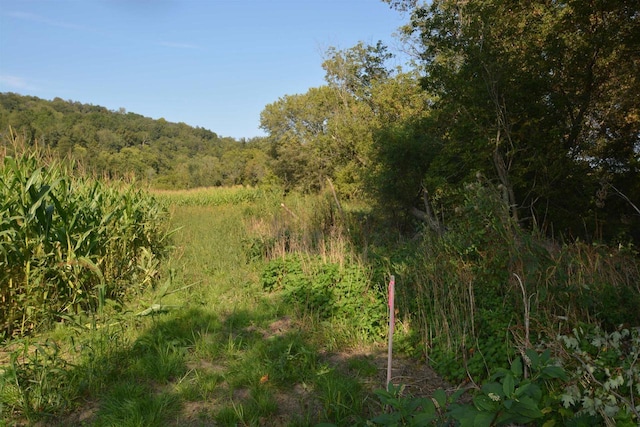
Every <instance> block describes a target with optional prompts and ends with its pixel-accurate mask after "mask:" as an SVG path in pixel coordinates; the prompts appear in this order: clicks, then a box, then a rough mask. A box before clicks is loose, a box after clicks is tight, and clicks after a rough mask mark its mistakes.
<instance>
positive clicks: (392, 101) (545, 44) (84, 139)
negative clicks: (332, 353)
mask: <svg viewBox="0 0 640 427" xmlns="http://www.w3.org/2000/svg"><path fill="white" fill-rule="evenodd" d="M384 1H386V2H387V3H389V5H390V7H392V8H395V9H397V10H401V11H403V12H404V13H405V14H406V15H405V16H407V17H408V22H407V24H406V25H405V26H403V27H402V28H401V29H400V32H401V38H402V41H403V43H404V46H405V48H406V50H407V51H408V52H410V53H411V57H412V62H411V64H410V65H408V66H404V68H400V67H395V68H394V67H392V66H390V63H391V60H392V59H393V56H394V54H393V53H392V52H391V51H390V50H389V48H388V47H387V46H385V45H384V44H382V43H381V42H378V43H377V44H374V45H368V44H365V43H362V42H361V43H358V44H357V45H355V46H353V47H351V48H348V49H345V50H338V49H335V48H330V49H329V50H328V51H327V52H326V53H325V61H324V63H323V68H324V70H325V76H326V77H325V80H326V83H325V84H324V85H322V86H319V87H314V88H311V89H309V90H308V91H307V92H306V93H302V94H294V95H284V96H282V97H281V98H279V99H278V100H276V101H275V102H273V103H271V104H269V105H267V106H266V107H265V108H264V110H263V112H262V114H261V128H262V129H263V130H264V131H265V132H266V134H267V136H266V137H264V138H254V139H252V140H249V141H245V140H242V141H236V140H233V139H231V138H220V137H219V136H218V135H216V134H215V133H214V132H211V131H208V130H206V129H202V128H192V127H189V126H187V125H185V124H183V123H178V124H176V123H169V122H167V121H166V120H163V119H160V120H152V119H148V118H145V117H142V116H140V115H137V114H133V113H125V112H124V111H108V110H106V109H104V108H102V107H96V106H90V105H82V104H78V103H74V102H66V101H63V100H61V99H59V98H56V99H54V100H53V101H43V100H38V99H37V98H33V97H20V96H18V95H15V94H2V95H1V96H0V126H2V128H6V127H7V126H8V125H11V126H13V127H15V128H19V129H23V131H24V132H27V133H28V134H29V135H30V136H32V137H33V138H41V139H43V140H45V141H46V142H47V144H49V145H50V146H51V147H52V148H54V149H55V150H57V151H59V152H61V153H64V154H71V155H73V156H74V157H77V158H80V159H83V161H85V162H86V164H87V166H88V167H89V168H90V169H91V170H93V171H96V172H99V173H106V174H108V175H122V174H126V173H130V174H133V175H135V176H136V177H137V178H138V179H142V180H145V181H148V182H150V183H151V184H152V185H154V186H157V187H163V188H187V187H195V186H216V185H233V184H248V185H257V184H260V183H265V182H269V183H270V184H278V185H281V186H282V188H283V189H284V190H285V191H290V190H299V191H308V192H313V191H318V190H320V189H322V188H324V187H325V186H327V185H330V186H331V187H333V188H334V189H335V191H336V192H337V194H338V196H339V197H341V198H342V199H358V200H366V201H367V202H369V203H371V204H373V205H375V206H377V207H378V208H379V212H380V213H382V214H383V215H384V216H386V217H387V218H389V219H391V220H393V221H395V223H396V224H398V225H400V226H403V227H404V226H407V225H408V224H409V225H410V224H412V222H413V221H415V220H416V219H418V220H419V221H422V222H425V223H426V224H427V225H428V226H429V227H431V228H432V229H434V230H435V231H437V232H438V233H441V232H443V231H444V230H445V229H446V227H447V221H449V220H450V218H454V217H455V215H456V212H458V211H459V206H460V190H461V189H462V188H464V186H465V185H467V184H469V183H475V182H478V181H482V182H483V183H485V184H486V185H489V186H493V187H495V189H496V190H497V191H498V192H499V193H500V194H501V195H502V199H503V202H504V204H505V206H507V208H508V211H509V215H510V216H511V218H512V219H513V220H514V221H516V222H517V223H519V224H521V225H522V226H523V227H525V228H529V229H535V230H538V231H541V232H543V233H545V234H546V235H549V236H554V237H563V238H568V239H583V240H587V241H592V240H596V239H603V240H608V241H611V240H617V241H620V242H622V241H628V240H632V241H636V242H637V241H640V208H639V206H640V79H639V77H638V76H640V25H639V23H638V20H639V19H640V18H639V16H640V12H639V11H638V8H637V5H636V4H635V2H633V1H631V0H619V1H605V0H598V1H594V2H588V3H585V2H582V1H578V0H563V1H543V0H538V1H531V2H520V3H518V4H515V3H513V2H509V1H506V0H479V1H473V2H469V1H460V0H436V1H433V2H419V1H415V0H384Z"/></svg>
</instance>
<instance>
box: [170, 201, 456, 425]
mask: <svg viewBox="0 0 640 427" xmlns="http://www.w3.org/2000/svg"><path fill="white" fill-rule="evenodd" d="M247 214H249V215H248V216H247ZM250 215H251V213H250V211H248V210H247V209H246V208H245V209H244V210H243V208H240V207H238V206H232V205H225V206H218V207H205V206H195V207H179V208H176V209H175V210H174V212H173V221H174V224H175V225H176V226H177V227H180V230H179V231H178V232H177V233H176V235H175V241H176V245H177V248H176V257H175V258H174V259H173V260H172V267H173V268H174V269H175V270H176V272H177V274H176V279H177V281H178V282H181V283H180V285H182V286H188V285H192V284H193V286H192V287H190V288H189V289H188V290H186V291H185V295H183V296H178V298H184V300H183V301H184V303H185V304H187V305H188V306H189V307H190V310H189V311H187V313H189V317H188V319H187V318H184V319H183V321H187V322H188V323H190V328H191V329H192V331H193V332H192V333H193V337H192V339H193V343H192V345H191V347H190V351H189V353H188V355H187V357H186V359H185V367H186V368H187V372H186V373H185V375H184V377H183V379H182V380H181V382H182V383H189V382H190V383H192V386H191V389H192V393H194V396H193V398H191V399H189V398H187V399H186V402H185V404H184V405H183V407H182V409H181V411H180V413H179V414H178V415H177V422H176V424H180V425H185V424H186V425H202V424H204V425H208V423H212V424H211V425H215V423H220V424H225V423H226V422H228V423H231V424H233V423H234V422H238V423H241V424H242V423H244V424H247V425H277V424H282V425H289V424H292V425H312V424H314V423H316V422H319V421H323V420H324V421H327V420H329V421H333V422H337V423H338V424H344V425H348V424H351V423H353V422H355V421H357V420H359V419H360V417H361V416H366V415H367V414H371V413H372V412H375V411H377V410H379V407H378V405H377V403H376V402H375V399H374V398H373V397H372V394H371V392H372V391H373V390H374V389H376V388H381V387H384V380H385V374H386V347H385V344H384V343H380V344H379V345H370V346H366V347H364V346H362V345H356V346H355V347H354V345H348V344H347V345H346V346H345V345H344V344H343V343H342V344H338V343H332V342H331V335H330V334H327V333H326V331H319V330H317V329H316V327H318V326H320V325H318V324H317V323H316V322H315V320H314V319H312V318H305V316H304V313H299V312H296V311H295V310H293V309H292V307H289V306H287V305H286V304H285V303H283V302H282V301H281V300H280V299H279V297H278V296H277V295H270V294H268V293H265V292H264V291H263V290H262V289H261V288H260V285H259V274H260V270H261V268H262V262H261V261H259V260H258V261H256V260H248V259H247V256H246V250H245V249H246V246H245V245H246V242H247V240H248V238H249V235H248V232H249V231H250V230H248V228H249V227H250V223H251V222H250V220H249V217H250ZM177 287H180V286H177ZM320 329H321V328H320ZM394 381H395V382H397V383H403V384H405V385H407V386H408V387H409V389H410V390H411V392H413V393H417V394H424V393H428V392H429V391H430V390H434V389H436V388H439V387H443V386H444V385H445V384H443V382H442V381H441V380H440V379H439V378H438V377H437V376H436V375H435V374H434V373H433V372H432V371H431V370H430V369H429V368H428V367H426V366H425V364H424V363H419V362H416V361H410V360H408V359H402V358H400V357H397V358H396V363H395V365H394ZM175 385H176V384H175V383H174V384H172V386H175Z"/></svg>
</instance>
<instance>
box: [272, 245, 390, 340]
mask: <svg viewBox="0 0 640 427" xmlns="http://www.w3.org/2000/svg"><path fill="white" fill-rule="evenodd" d="M260 281H261V284H262V286H263V287H264V288H265V289H267V290H270V291H279V292H280V293H281V294H282V297H283V299H284V301H285V302H286V303H287V304H292V305H294V306H296V307H298V308H299V309H302V310H303V311H308V312H311V313H314V314H315V315H317V316H319V318H320V319H331V320H332V321H334V322H337V323H340V324H344V325H348V327H349V328H351V329H352V330H354V331H357V333H358V335H359V336H361V337H363V338H365V339H376V338H379V337H380V336H381V335H382V333H383V332H384V326H385V319H386V316H387V310H386V306H385V303H384V297H383V295H381V294H380V293H379V292H377V291H376V290H375V289H374V288H372V286H371V283H370V281H369V279H368V278H367V276H366V275H365V274H364V272H363V271H362V270H361V269H360V268H359V267H358V266H356V265H350V266H343V267H340V266H339V265H337V264H332V263H323V262H322V260H321V259H310V260H307V264H306V265H305V264H303V260H302V259H301V258H300V257H296V256H290V257H286V258H282V259H275V260H272V261H270V262H268V263H267V265H266V266H265V269H264V271H263V273H262V275H261V279H260Z"/></svg>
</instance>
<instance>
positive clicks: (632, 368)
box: [558, 325, 640, 426]
mask: <svg viewBox="0 0 640 427" xmlns="http://www.w3.org/2000/svg"><path fill="white" fill-rule="evenodd" d="M558 339H559V341H560V342H561V343H562V345H563V347H564V349H565V351H566V353H565V368H566V370H567V371H568V372H569V373H570V378H569V381H567V382H566V383H565V384H564V392H563V394H562V396H561V399H562V403H563V406H564V407H565V408H567V409H570V410H574V411H576V412H577V413H578V414H584V415H588V416H592V417H593V416H598V417H602V419H604V420H606V421H607V422H608V423H615V424H616V425H629V426H632V425H637V423H638V421H639V420H640V414H639V408H638V405H637V402H636V401H637V396H638V395H640V367H639V366H638V358H639V357H640V331H639V330H638V328H637V327H636V328H620V329H618V330H616V331H613V332H610V333H607V332H604V331H602V330H601V329H600V328H598V327H593V326H589V325H583V326H580V327H578V328H575V329H574V330H573V332H572V333H571V334H568V335H560V336H559V337H558Z"/></svg>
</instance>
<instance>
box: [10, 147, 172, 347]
mask: <svg viewBox="0 0 640 427" xmlns="http://www.w3.org/2000/svg"><path fill="white" fill-rule="evenodd" d="M0 162H1V169H0V301H1V302H2V305H1V306H0V336H1V335H4V336H16V335H23V334H26V333H28V332H30V331H32V330H35V329H38V328H41V327H46V326H49V325H51V324H52V322H55V321H57V320H60V319H61V318H64V316H68V315H75V314H80V313H95V312H96V311H99V310H101V309H102V308H103V307H104V306H105V303H106V302H107V301H109V300H111V301H116V302H119V303H121V302H122V301H123V299H124V298H125V295H126V294H127V293H128V292H130V291H131V290H132V289H134V288H140V287H143V286H146V285H149V284H150V283H151V281H152V280H153V279H154V277H155V275H156V274H157V272H158V270H157V266H158V258H159V257H161V256H162V255H163V253H164V252H165V250H166V249H167V241H166V240H165V234H166V233H165V230H164V229H163V227H162V222H161V221H160V219H161V218H162V217H163V215H164V209H163V208H162V207H161V205H160V204H158V203H157V202H156V201H155V200H154V199H153V198H152V197H150V196H148V195H147V194H146V193H144V192H143V191H140V190H137V189H135V188H134V187H133V186H126V185H115V184H113V183H112V184H109V185H107V184H105V183H103V182H101V181H97V180H94V179H90V178H86V177H81V176H74V175H77V173H76V171H74V169H73V165H72V164H70V163H68V162H64V161H61V160H59V159H56V158H54V157H52V156H49V155H48V154H47V153H46V152H45V151H44V150H43V149H41V148H39V147H38V146H37V143H35V142H31V141H25V140H24V139H23V138H21V137H19V136H15V135H12V138H11V141H9V150H8V151H7V150H5V151H4V153H3V154H2V155H0Z"/></svg>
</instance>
